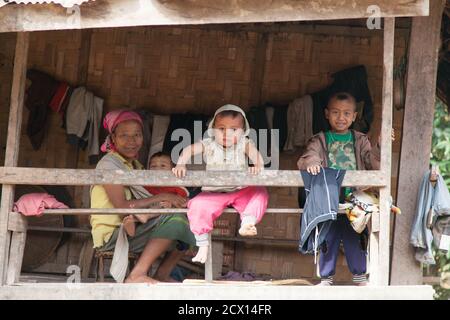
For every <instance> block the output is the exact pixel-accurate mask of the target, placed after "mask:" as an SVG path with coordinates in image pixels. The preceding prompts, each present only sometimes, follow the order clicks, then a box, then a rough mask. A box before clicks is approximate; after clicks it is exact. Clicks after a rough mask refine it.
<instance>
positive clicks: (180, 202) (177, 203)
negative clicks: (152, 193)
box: [159, 193, 186, 208]
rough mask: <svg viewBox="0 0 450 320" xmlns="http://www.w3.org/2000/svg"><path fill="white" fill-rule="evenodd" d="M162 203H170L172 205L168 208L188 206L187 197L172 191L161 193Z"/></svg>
mask: <svg viewBox="0 0 450 320" xmlns="http://www.w3.org/2000/svg"><path fill="white" fill-rule="evenodd" d="M159 196H160V197H161V204H162V203H163V202H166V203H169V204H170V205H171V206H170V207H167V208H173V207H175V208H186V198H183V197H182V196H179V195H177V194H172V193H160V194H159Z"/></svg>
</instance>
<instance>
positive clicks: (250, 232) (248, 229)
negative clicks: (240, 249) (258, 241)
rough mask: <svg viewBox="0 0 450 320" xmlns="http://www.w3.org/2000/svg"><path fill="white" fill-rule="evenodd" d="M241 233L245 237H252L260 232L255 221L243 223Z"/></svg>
mask: <svg viewBox="0 0 450 320" xmlns="http://www.w3.org/2000/svg"><path fill="white" fill-rule="evenodd" d="M239 234H240V235H241V236H243V237H252V236H256V235H257V234H258V232H257V230H256V227H255V225H254V224H253V223H246V224H242V225H241V228H240V229H239Z"/></svg>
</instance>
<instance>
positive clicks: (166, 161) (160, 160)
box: [148, 156, 172, 170]
mask: <svg viewBox="0 0 450 320" xmlns="http://www.w3.org/2000/svg"><path fill="white" fill-rule="evenodd" d="M148 168H149V169H150V170H172V162H171V161H170V158H169V157H167V156H164V157H154V158H152V159H151V160H150V163H149V164H148Z"/></svg>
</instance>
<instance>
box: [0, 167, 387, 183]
mask: <svg viewBox="0 0 450 320" xmlns="http://www.w3.org/2000/svg"><path fill="white" fill-rule="evenodd" d="M388 179H389V177H386V176H384V175H383V174H382V173H381V171H375V170H374V171H348V172H347V173H346V174H345V178H344V181H343V186H355V187H364V186H373V187H382V186H385V185H386V184H387V180H388ZM243 181H245V185H248V186H279V187H290V186H292V187H298V186H303V180H302V178H301V175H300V173H299V171H297V170H265V171H263V172H261V173H260V174H258V175H252V174H249V173H247V172H244V171H232V172H227V174H226V175H224V174H223V171H188V173H187V175H186V177H184V178H182V179H179V178H176V177H175V176H174V175H173V174H172V173H171V172H170V171H165V170H134V171H127V172H125V171H121V170H98V169H53V168H23V167H20V168H13V167H0V183H3V184H37V185H78V186H83V185H95V184H99V185H102V184H122V185H141V186H145V185H153V186H192V187H201V186H239V185H242V184H243Z"/></svg>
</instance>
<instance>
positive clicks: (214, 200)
mask: <svg viewBox="0 0 450 320" xmlns="http://www.w3.org/2000/svg"><path fill="white" fill-rule="evenodd" d="M249 132H250V126H249V124H248V121H247V119H246V117H245V113H244V111H242V109H241V108H239V107H237V106H234V105H225V106H223V107H221V108H219V109H218V110H217V111H216V113H215V114H214V118H213V119H212V120H211V122H210V124H209V127H208V134H209V136H210V138H207V139H203V140H201V141H200V142H197V143H195V144H193V145H190V146H188V147H186V148H185V149H184V150H183V152H182V153H181V155H180V158H179V159H178V163H177V165H176V167H175V168H173V169H172V171H173V172H174V174H175V175H176V176H177V177H179V178H181V177H184V176H185V175H186V163H187V162H188V161H189V159H190V158H191V157H192V156H193V155H195V154H199V153H202V154H203V157H204V160H205V162H206V170H224V171H230V170H232V171H233V170H234V171H237V170H249V172H250V173H252V174H257V173H259V172H260V171H261V170H262V169H263V168H264V165H263V159H262V156H261V154H260V153H259V151H258V150H257V149H256V147H255V145H254V144H253V143H252V142H251V140H249V139H248V138H247V136H248V134H249ZM247 157H248V158H249V159H250V160H251V161H252V162H253V164H254V166H253V167H247ZM202 191H203V192H202V193H200V194H199V195H197V196H196V197H194V198H193V199H191V200H190V201H189V202H188V204H187V206H188V219H189V224H190V228H191V231H192V232H193V233H194V235H195V239H196V243H197V245H198V246H199V251H198V253H197V255H196V256H195V257H194V258H193V259H192V261H199V262H201V263H205V262H206V258H207V254H208V234H209V233H210V232H211V230H212V229H213V223H214V220H216V219H217V218H218V217H219V216H220V215H221V214H222V212H223V210H224V209H225V208H226V207H228V206H232V207H234V208H235V209H236V210H237V211H238V212H239V214H240V216H241V227H240V229H239V234H240V235H242V236H255V235H256V234H257V230H256V227H255V225H256V224H257V223H258V222H259V221H261V219H262V217H263V215H264V213H265V211H266V208H267V202H268V199H269V195H268V193H267V190H266V188H264V187H253V186H250V187H203V188H202Z"/></svg>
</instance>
